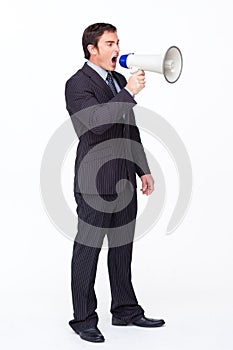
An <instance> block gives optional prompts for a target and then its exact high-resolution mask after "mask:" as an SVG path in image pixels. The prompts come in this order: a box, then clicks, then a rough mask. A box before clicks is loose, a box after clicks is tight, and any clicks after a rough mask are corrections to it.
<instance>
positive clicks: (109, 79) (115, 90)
mask: <svg viewBox="0 0 233 350" xmlns="http://www.w3.org/2000/svg"><path fill="white" fill-rule="evenodd" d="M106 80H107V82H108V86H109V87H110V89H111V90H112V93H113V95H114V96H115V95H116V94H117V89H116V86H115V84H114V81H113V77H112V74H111V73H110V72H108V75H107V78H106Z"/></svg>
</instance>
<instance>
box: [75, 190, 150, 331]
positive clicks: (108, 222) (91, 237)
mask: <svg viewBox="0 0 233 350" xmlns="http://www.w3.org/2000/svg"><path fill="white" fill-rule="evenodd" d="M74 194H75V200H76V203H77V214H78V232H77V235H76V238H75V241H74V245H73V256H72V262H71V289H72V301H73V311H74V313H73V316H74V319H73V320H71V321H70V322H71V323H72V327H74V328H75V329H77V330H79V331H81V330H83V329H87V328H89V327H92V326H96V325H97V323H98V315H97V313H96V308H97V298H96V294H95V290H94V284H95V278H96V270H97V263H98V257H99V253H100V250H101V246H102V243H103V239H104V237H105V235H107V239H108V272H109V281H110V287H111V297H112V301H111V308H110V311H111V313H112V315H113V316H114V317H117V318H120V319H122V320H124V321H126V322H130V321H132V320H135V319H137V318H140V317H141V316H142V315H143V314H144V310H143V309H142V307H141V306H140V305H139V304H138V301H137V298H136V295H135V292H134V289H133V285H132V281H131V261H132V250H133V237H134V230H135V219H136V214H137V193H136V189H134V190H133V189H132V188H131V187H130V186H129V185H128V186H126V189H125V191H123V192H121V193H120V194H119V196H117V194H116V195H114V194H111V195H101V198H102V200H101V198H100V197H99V196H96V195H91V194H90V195H87V196H83V195H82V194H80V193H77V192H75V193H74ZM84 198H85V199H84ZM117 198H118V200H117V201H116V199H117ZM113 201H115V202H114V205H113V206H112V208H110V209H109V206H110V204H111V203H113ZM128 202H129V204H128V205H127V206H126V207H125V206H124V203H126V204H127V203H128Z"/></svg>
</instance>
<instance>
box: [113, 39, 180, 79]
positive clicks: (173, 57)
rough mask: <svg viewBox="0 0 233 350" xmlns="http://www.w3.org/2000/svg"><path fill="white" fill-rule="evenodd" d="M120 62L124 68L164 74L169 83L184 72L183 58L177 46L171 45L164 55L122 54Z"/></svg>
mask: <svg viewBox="0 0 233 350" xmlns="http://www.w3.org/2000/svg"><path fill="white" fill-rule="evenodd" d="M119 63H120V65H121V66H122V67H124V68H138V69H142V70H145V71H150V72H156V73H160V74H163V75H164V77H165V79H166V80H167V81H168V82H169V83H175V82H176V81H177V80H178V79H179V77H180V75H181V72H182V68H183V58H182V54H181V51H180V49H179V48H178V47H177V46H171V47H169V48H168V49H167V51H166V52H165V54H164V55H140V54H139V55H138V54H134V53H130V54H127V55H122V56H121V57H120V59H119Z"/></svg>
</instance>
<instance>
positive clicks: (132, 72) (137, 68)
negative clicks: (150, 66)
mask: <svg viewBox="0 0 233 350" xmlns="http://www.w3.org/2000/svg"><path fill="white" fill-rule="evenodd" d="M139 70H141V68H140V67H130V74H134V73H136V72H138V71H139Z"/></svg>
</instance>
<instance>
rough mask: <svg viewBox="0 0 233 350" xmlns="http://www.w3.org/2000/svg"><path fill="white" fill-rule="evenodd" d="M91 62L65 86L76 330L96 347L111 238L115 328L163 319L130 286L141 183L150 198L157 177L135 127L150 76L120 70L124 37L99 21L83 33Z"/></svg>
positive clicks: (160, 323) (160, 322)
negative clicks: (72, 140) (101, 275)
mask: <svg viewBox="0 0 233 350" xmlns="http://www.w3.org/2000/svg"><path fill="white" fill-rule="evenodd" d="M82 45H83V51H84V57H85V59H86V62H85V63H84V65H83V67H82V68H81V69H80V70H78V72H77V73H75V74H74V75H73V76H72V77H71V78H69V79H68V81H67V82H66V87H65V98H66V108H67V110H68V112H69V115H70V116H71V120H72V123H73V126H74V129H75V131H76V133H77V136H78V138H79V143H78V147H77V153H76V160H75V176H74V196H75V200H76V203H77V215H78V230H77V235H76V238H75V240H74V245H73V256H72V263H71V288H72V301H73V310H74V312H73V316H74V317H73V319H72V320H71V321H70V322H69V325H70V326H71V328H72V329H73V330H74V331H75V332H76V333H77V334H79V336H80V337H81V338H82V339H84V340H86V341H91V342H104V341H105V339H104V336H103V335H102V333H101V332H100V330H99V329H98V327H97V325H98V315H97V313H96V308H97V299H96V295H95V290H94V284H95V277H96V269H97V263H98V256H99V253H100V250H101V246H102V243H103V239H104V237H106V236H107V239H108V272H109V280H110V287H111V297H112V299H111V310H110V311H111V313H112V325H113V326H128V325H134V326H139V327H160V326H163V325H164V323H165V322H164V320H162V319H151V318H147V317H145V314H144V310H143V308H142V307H141V306H140V305H139V303H138V301H137V298H136V295H135V292H134V288H133V285H132V281H131V261H132V248H133V238H134V231H135V219H136V215H137V192H136V187H137V182H136V175H138V176H139V178H140V179H141V192H142V194H143V195H150V194H151V193H152V192H153V190H154V180H153V177H152V175H151V174H150V169H149V166H148V163H147V159H146V155H145V153H144V150H143V146H142V143H141V139H140V134H139V130H138V128H137V126H136V123H135V117H134V113H133V107H134V106H135V105H136V101H135V96H136V95H137V94H138V93H139V92H140V91H141V90H142V89H143V88H144V87H145V74H144V72H143V71H141V70H140V71H138V72H136V73H134V74H132V75H131V76H130V78H129V79H128V81H127V80H126V79H125V77H124V76H123V75H121V74H119V73H117V72H115V68H116V64H117V59H118V56H119V52H120V49H119V39H118V35H117V29H116V27H115V26H113V25H111V24H108V23H95V24H92V25H90V26H88V27H87V28H86V29H85V30H84V33H83V37H82Z"/></svg>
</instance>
